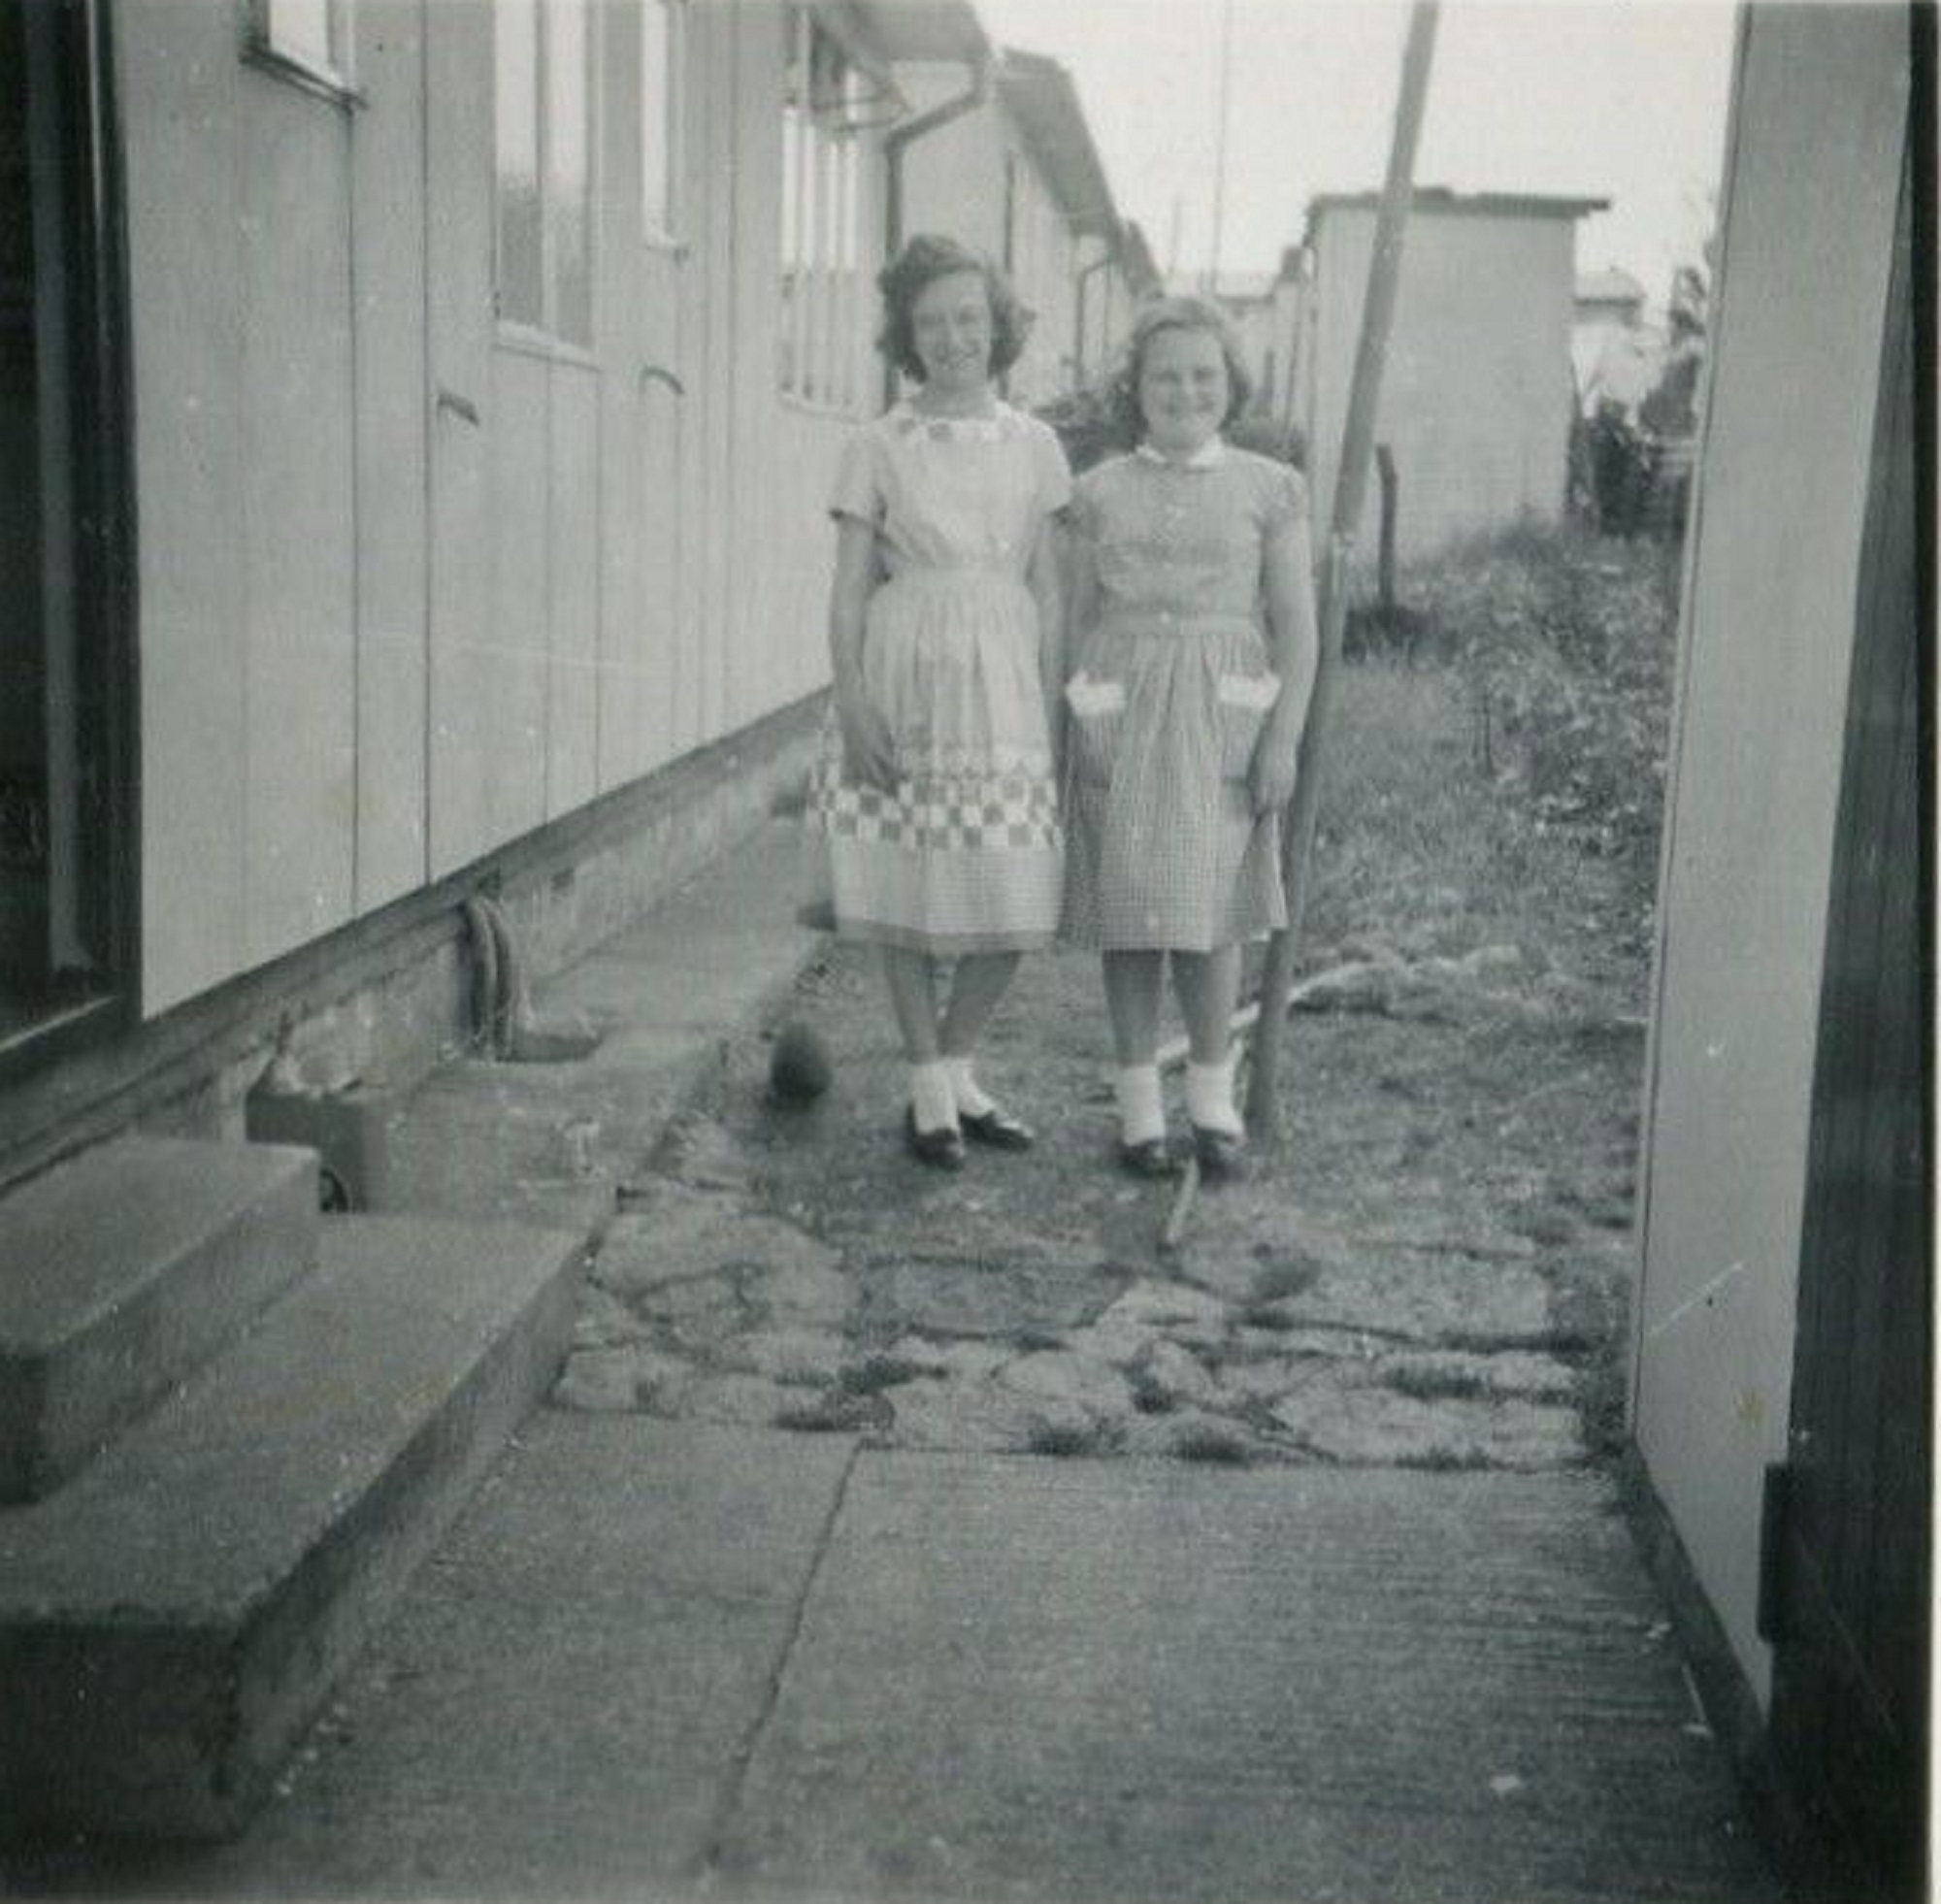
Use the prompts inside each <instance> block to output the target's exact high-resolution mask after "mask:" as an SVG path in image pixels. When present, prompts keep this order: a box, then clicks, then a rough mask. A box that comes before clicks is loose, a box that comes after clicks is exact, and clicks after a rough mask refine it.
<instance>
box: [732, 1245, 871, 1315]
mask: <svg viewBox="0 0 1941 1904" xmlns="http://www.w3.org/2000/svg"><path fill="white" fill-rule="evenodd" d="M822 1259H823V1260H818V1259H816V1258H812V1257H807V1256H805V1257H804V1259H803V1260H802V1261H800V1262H796V1263H785V1264H776V1265H774V1266H773V1267H771V1268H769V1269H766V1270H764V1271H763V1272H762V1273H761V1274H760V1276H759V1277H756V1278H753V1279H751V1280H750V1282H749V1284H748V1293H749V1296H750V1297H751V1298H752V1299H753V1300H755V1301H757V1302H759V1303H761V1304H762V1305H763V1306H764V1307H765V1308H766V1309H767V1310H768V1312H769V1315H770V1317H771V1318H772V1319H773V1321H775V1322H777V1323H785V1324H791V1325H795V1326H799V1327H805V1328H823V1329H833V1328H835V1327H836V1326H837V1325H838V1324H839V1323H840V1322H841V1321H842V1320H843V1318H844V1317H845V1316H847V1315H848V1313H849V1311H850V1310H851V1309H852V1308H853V1307H854V1306H855V1303H856V1286H855V1284H854V1283H852V1282H851V1281H850V1280H849V1278H848V1277H847V1276H845V1275H844V1274H843V1273H842V1272H841V1270H840V1269H839V1268H838V1267H837V1266H836V1264H838V1263H839V1262H840V1261H841V1259H840V1258H839V1257H838V1256H837V1254H836V1252H835V1251H833V1250H828V1251H824V1252H822Z"/></svg>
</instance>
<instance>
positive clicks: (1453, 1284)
mask: <svg viewBox="0 0 1941 1904" xmlns="http://www.w3.org/2000/svg"><path fill="white" fill-rule="evenodd" d="M1265 1307H1266V1311H1267V1313H1269V1314H1271V1315H1273V1316H1275V1317H1277V1318H1279V1319H1281V1320H1283V1321H1285V1322H1288V1323H1290V1324H1294V1325H1297V1326H1299V1325H1301V1324H1309V1325H1311V1324H1315V1323H1332V1324H1333V1325H1335V1326H1337V1327H1343V1328H1348V1329H1365V1330H1369V1331H1371V1332H1374V1333H1378V1334H1386V1335H1391V1336H1398V1337H1406V1338H1412V1339H1414V1340H1416V1341H1420V1342H1436V1341H1450V1340H1458V1341H1475V1340H1479V1339H1488V1340H1491V1341H1500V1342H1502V1343H1504V1344H1505V1345H1508V1344H1510V1343H1520V1344H1527V1345H1530V1346H1533V1347H1540V1346H1541V1345H1543V1344H1544V1343H1545V1342H1547V1341H1549V1340H1550V1339H1551V1334H1552V1330H1551V1323H1550V1285H1549V1283H1548V1282H1547V1281H1546V1280H1545V1279H1544V1278H1543V1277H1542V1276H1540V1275H1539V1274H1538V1273H1537V1272H1536V1271H1535V1270H1534V1269H1530V1268H1527V1267H1524V1266H1521V1265H1519V1264H1507V1263H1479V1262H1476V1261H1474V1260H1473V1259H1469V1258H1464V1259H1461V1260H1456V1259H1451V1258H1447V1257H1434V1256H1431V1257H1423V1256H1417V1255H1406V1256H1404V1255H1388V1254H1370V1255H1363V1256H1359V1257H1357V1258H1356V1259H1355V1260H1354V1261H1353V1262H1352V1263H1350V1264H1345V1265H1342V1266H1340V1267H1337V1268H1335V1269H1333V1270H1331V1271H1330V1273H1329V1274H1328V1275H1327V1276H1326V1277H1325V1278H1323V1280H1322V1281H1321V1282H1319V1283H1317V1284H1316V1285H1315V1286H1314V1287H1313V1288H1312V1289H1309V1290H1304V1291H1302V1292H1301V1293H1300V1294H1299V1295H1298V1296H1291V1297H1283V1298H1282V1299H1281V1300H1279V1301H1277V1302H1272V1303H1269V1304H1267V1305H1265Z"/></svg>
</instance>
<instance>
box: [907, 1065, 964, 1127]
mask: <svg viewBox="0 0 1941 1904" xmlns="http://www.w3.org/2000/svg"><path fill="white" fill-rule="evenodd" d="M909 1074H910V1110H911V1111H912V1113H914V1115H915V1117H916V1128H917V1129H918V1130H919V1131H944V1130H949V1129H951V1128H953V1127H954V1126H955V1125H956V1123H957V1099H956V1095H955V1094H954V1093H953V1092H952V1091H951V1088H950V1072H949V1070H948V1068H947V1067H945V1065H944V1063H943V1061H942V1059H940V1058H933V1059H931V1060H930V1061H929V1062H928V1063H927V1064H922V1065H912V1066H911V1067H909Z"/></svg>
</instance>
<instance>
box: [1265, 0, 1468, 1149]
mask: <svg viewBox="0 0 1941 1904" xmlns="http://www.w3.org/2000/svg"><path fill="white" fill-rule="evenodd" d="M1436 8H1437V0H1415V5H1414V6H1413V7H1412V8H1411V9H1410V12H1409V17H1408V39H1407V41H1406V43H1405V44H1404V46H1403V48H1402V58H1401V85H1400V90H1399V92H1398V96H1397V99H1396V116H1395V138H1394V142H1393V144H1392V145H1391V147H1390V149H1389V170H1388V179H1387V181H1386V182H1385V183H1384V185H1383V187H1382V203H1381V210H1380V212H1379V213H1377V215H1376V219H1375V248H1374V254H1373V256H1372V257H1371V258H1370V259H1369V261H1368V288H1367V293H1366V295H1365V298H1364V300H1363V304H1362V335H1361V339H1360V342H1359V344H1358V345H1357V346H1356V350H1355V371H1354V377H1353V379H1352V380H1351V381H1350V383H1349V385H1348V416H1347V421H1346V423H1345V425H1344V426H1343V430H1342V442H1341V461H1340V465H1339V468H1338V473H1337V475H1336V476H1335V480H1334V509H1333V520H1332V525H1331V528H1330V533H1329V538H1328V545H1327V549H1326V551H1325V557H1324V562H1323V568H1322V585H1321V600H1320V604H1319V606H1320V611H1321V612H1320V623H1321V630H1320V633H1321V643H1320V645H1321V653H1320V658H1319V662H1318V664H1317V667H1316V670H1315V676H1314V698H1313V701H1312V702H1311V703H1310V705H1309V708H1308V714H1307V726H1306V729H1305V731H1304V732H1303V733H1302V735H1301V737H1300V773H1299V779H1298V780H1297V781H1296V783H1295V790H1294V799H1293V801H1292V802H1291V803H1290V804H1289V806H1288V810H1287V813H1286V815H1285V817H1284V820H1283V829H1284V830H1283V835H1282V839H1281V870H1282V875H1283V877H1284V879H1285V880H1286V884H1287V912H1288V921H1287V925H1286V927H1285V928H1284V929H1283V930H1282V931H1280V932H1277V933H1275V934H1274V936H1272V938H1271V939H1269V940H1268V942H1267V965H1266V968H1265V969H1264V970H1263V971H1262V974H1261V1012H1260V1018H1259V1021H1258V1022H1257V1023H1256V1025H1255V1027H1254V1042H1253V1075H1252V1077H1251V1079H1250V1080H1249V1082H1248V1087H1247V1125H1248V1128H1249V1130H1250V1131H1251V1132H1252V1133H1253V1136H1254V1138H1255V1141H1256V1142H1258V1143H1260V1144H1262V1145H1266V1146H1271V1145H1273V1144H1275V1143H1277V1142H1278V1141H1279V1138H1280V1107H1279V1104H1278V1102H1277V1100H1276V1096H1275V1087H1276V1085H1277V1083H1278V1081H1279V1058H1280V1039H1281V1033H1282V1032H1283V1030H1284V1029H1285V1028H1286V1024H1287V1000H1288V994H1289V992H1290V991H1291V990H1292V989H1293V985H1294V943H1295V937H1296V935H1297V933H1298V932H1299V926H1300V916H1301V913H1302V911H1303V910H1304V909H1305V906H1306V903H1307V885H1308V861H1309V859H1310V857H1311V854H1312V847H1313V842H1314V827H1315V820H1316V817H1317V814H1318V810H1319V804H1320V796H1321V777H1322V769H1323V753H1322V747H1323V744H1324V742H1325V740H1326V738H1327V733H1328V711H1329V706H1330V704H1331V702H1332V695H1333V681H1334V675H1335V673H1336V672H1337V671H1338V669H1339V667H1340V663H1341V626H1342V623H1343V622H1344V621H1345V620H1346V619H1347V613H1348V602H1347V572H1348V554H1349V551H1350V550H1351V549H1352V548H1353V547H1354V544H1355V532H1356V528H1357V526H1358V524H1359V523H1360V521H1361V516H1362V495H1363V491H1364V490H1365V489H1366V487H1367V482H1368V464H1369V461H1370V459H1371V455H1372V451H1373V448H1374V440H1375V406H1376V403H1377V402H1378V400H1379V399H1380V396H1381V385H1382V365H1383V362H1384V360H1385V358H1386V357H1387V354H1388V346H1389V333H1390V331H1391V329H1392V328H1393V327H1394V323H1395V303H1396V288H1397V284H1398V280H1399V279H1400V275H1401V246H1402V235H1403V233H1404V231H1405V230H1406V228H1407V222H1408V207H1409V198H1410V194H1411V191H1412V189H1413V186H1412V181H1413V179H1414V174H1415V148H1416V146H1417V144H1418V142H1419V140H1420V138H1421V134H1422V108H1423V102H1424V100H1425V98H1426V97H1427V95H1428V91H1429V67H1430V59H1431V53H1432V52H1433V50H1434V47H1435V21H1436Z"/></svg>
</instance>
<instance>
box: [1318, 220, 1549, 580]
mask: <svg viewBox="0 0 1941 1904" xmlns="http://www.w3.org/2000/svg"><path fill="white" fill-rule="evenodd" d="M1374 225H1375V214H1374V213H1373V211H1372V210H1368V211H1364V210H1361V209H1359V208H1353V207H1350V208H1345V209H1335V210H1331V211H1329V212H1328V213H1327V214H1326V216H1325V217H1324V218H1323V220H1322V223H1321V229H1320V233H1319V236H1318V240H1317V264H1316V279H1315V294H1316V297H1315V315H1316V327H1315V332H1314V350H1315V360H1314V363H1313V366H1312V369H1313V384H1312V390H1313V398H1312V404H1311V410H1310V413H1309V416H1308V419H1307V428H1308V439H1309V442H1310V443H1311V445H1312V449H1311V456H1312V465H1311V475H1312V477H1313V490H1314V500H1315V504H1316V513H1317V517H1318V518H1319V519H1321V520H1324V521H1325V520H1327V519H1329V514H1330V512H1331V510H1332V506H1333V489H1334V472H1335V469H1336V466H1337V465H1338V463H1339V460H1340V453H1341V431H1342V425H1343V423H1344V422H1345V420H1346V416H1347V408H1348V386H1349V382H1350V380H1351V378H1352V377H1353V373H1354V362H1355V349H1356V343H1357V340H1358V338H1359V335H1360V331H1361V318H1362V301H1363V296H1364V293H1365V289H1366V286H1367V278H1368V257H1369V253H1370V250H1371V249H1372V247H1373V244H1374ZM1574 251H1575V226H1574V224H1573V222H1572V221H1571V220H1570V219H1568V218H1566V217H1550V216H1541V217H1538V216H1528V217H1491V216H1485V215H1482V214H1479V213H1443V214H1438V213H1418V214H1417V215H1416V216H1415V217H1413V218H1411V219H1410V221H1409V226H1408V232H1407V237H1406V240H1405V243H1404V245H1403V248H1402V264H1401V279H1400V282H1399V285H1398V290H1397V296H1396V313H1395V329H1394V332H1393V335H1392V337H1391V340H1390V345H1389V353H1388V359H1387V363H1386V367H1385V369H1384V373H1383V378H1382V394H1381V405H1380V409H1379V412H1378V416H1377V422H1376V436H1377V439H1378V441H1381V442H1384V443H1391V444H1393V445H1394V448H1395V454H1396V465H1397V469H1398V473H1399V476H1400V508H1399V513H1398V520H1397V545H1398V548H1399V549H1400V550H1401V551H1402V552H1403V553H1404V554H1417V553H1421V552H1424V551H1427V550H1431V549H1434V548H1437V547H1439V546H1442V545H1444V544H1446V543H1448V542H1453V541H1456V540H1458V539H1460V538H1462V537H1464V536H1470V535H1476V534H1479V533H1483V532H1487V531H1493V530H1497V529H1504V528H1508V527H1510V526H1511V525H1512V524H1514V523H1515V522H1517V521H1518V520H1519V519H1520V518H1522V517H1525V516H1530V517H1534V518H1536V519H1538V520H1550V521H1554V520H1556V519H1557V518H1558V517H1560V516H1561V514H1562V513H1563V498H1564V484H1565V478H1566V474H1567V466H1568V456H1569V433H1570V416H1571V410H1572V407H1573V403H1574V386H1573V384H1572V380H1571V371H1570V318H1571V310H1572V296H1573V291H1574V277H1575V268H1574V264H1573V256H1574ZM1376 509H1377V504H1376V500H1375V498H1374V496H1373V495H1372V494H1371V495H1370V496H1368V497H1366V498H1365V499H1364V502H1363V510H1362V521H1363V524H1364V526H1365V529H1366V531H1367V533H1366V535H1365V537H1364V539H1363V540H1364V544H1365V546H1366V547H1369V548H1372V547H1373V543H1374V528H1375V523H1376V519H1377V517H1376Z"/></svg>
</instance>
